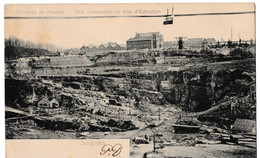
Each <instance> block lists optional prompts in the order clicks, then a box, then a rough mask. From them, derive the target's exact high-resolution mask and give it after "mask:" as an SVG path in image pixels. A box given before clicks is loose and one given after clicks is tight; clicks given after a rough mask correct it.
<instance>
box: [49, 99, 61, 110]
mask: <svg viewBox="0 0 260 158" xmlns="http://www.w3.org/2000/svg"><path fill="white" fill-rule="evenodd" d="M59 106H60V104H59V101H58V100H57V99H55V98H53V99H52V100H51V101H50V102H49V107H50V108H57V107H59Z"/></svg>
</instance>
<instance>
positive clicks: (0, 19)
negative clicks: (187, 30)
mask: <svg viewBox="0 0 260 158" xmlns="http://www.w3.org/2000/svg"><path fill="white" fill-rule="evenodd" d="M228 2H246V3H247V2H253V3H255V6H256V28H259V21H257V19H259V3H258V1H257V0H249V1H248V0H247V1H246V0H228V1H225V0H218V1H212V0H200V1H198V0H174V1H171V0H123V1H122V0H121V1H120V0H108V1H106V0H88V1H86V0H85V1H84V0H62V1H54V0H37V1H35V0H26V1H25V0H24V1H21V0H2V1H1V12H0V13H1V15H0V24H1V31H0V47H1V51H0V52H1V54H0V125H1V128H0V129H1V130H0V158H1V157H3V158H4V157H5V144H4V141H5V130H4V129H5V126H4V114H5V112H4V110H5V109H4V108H5V104H4V4H54V3H55V4H63V3H74V4H75V3H228ZM256 39H259V32H258V31H257V30H256ZM258 46H259V44H258V43H257V47H256V52H257V53H258V50H259V47H258ZM257 53H256V54H257ZM258 61H259V59H258V55H257V59H256V76H257V104H258V103H259V100H260V99H259V97H260V96H259V91H260V89H259V88H260V87H259V82H258V79H259V74H260V72H259V68H257V67H259V62H258ZM258 120H259V108H257V127H258V126H259V124H260V123H259V121H258ZM259 127H260V126H259ZM259 140H260V139H259V137H258V135H257V142H259ZM257 149H259V148H258V145H257ZM257 151H258V150H257ZM257 155H258V154H257ZM257 157H258V156H257ZM259 157H260V156H259Z"/></svg>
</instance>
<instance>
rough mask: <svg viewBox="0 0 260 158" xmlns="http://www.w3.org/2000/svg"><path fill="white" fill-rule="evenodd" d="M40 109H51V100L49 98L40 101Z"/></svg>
mask: <svg viewBox="0 0 260 158" xmlns="http://www.w3.org/2000/svg"><path fill="white" fill-rule="evenodd" d="M38 107H41V108H47V107H49V100H48V99H47V98H43V99H42V100H40V101H39V102H38Z"/></svg>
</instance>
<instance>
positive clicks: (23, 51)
mask: <svg viewBox="0 0 260 158" xmlns="http://www.w3.org/2000/svg"><path fill="white" fill-rule="evenodd" d="M48 54H52V53H51V52H50V51H47V50H45V49H35V48H24V47H15V46H6V47H5V60H6V61H7V60H13V59H18V58H23V57H37V56H43V55H48Z"/></svg>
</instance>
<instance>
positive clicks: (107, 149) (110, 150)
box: [100, 144, 122, 157]
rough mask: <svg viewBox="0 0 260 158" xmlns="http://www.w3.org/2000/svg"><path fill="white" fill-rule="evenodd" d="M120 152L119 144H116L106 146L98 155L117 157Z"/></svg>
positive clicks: (120, 146)
mask: <svg viewBox="0 0 260 158" xmlns="http://www.w3.org/2000/svg"><path fill="white" fill-rule="evenodd" d="M121 151H122V145H121V144H116V145H114V146H112V145H110V144H106V145H104V146H103V147H102V148H101V152H100V155H104V154H106V153H107V154H108V155H110V154H111V155H112V156H113V157H116V156H118V155H119V154H120V153H121Z"/></svg>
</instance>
